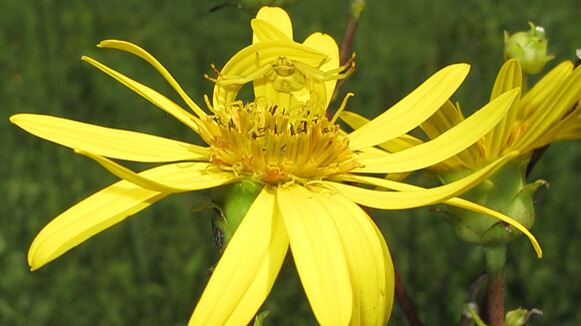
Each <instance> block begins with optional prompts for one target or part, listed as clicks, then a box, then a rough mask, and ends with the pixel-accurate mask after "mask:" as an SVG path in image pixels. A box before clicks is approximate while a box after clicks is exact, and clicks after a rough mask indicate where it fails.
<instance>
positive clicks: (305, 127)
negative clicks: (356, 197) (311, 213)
mask: <svg viewBox="0 0 581 326" xmlns="http://www.w3.org/2000/svg"><path fill="white" fill-rule="evenodd" d="M313 112H315V113H313ZM316 112H317V110H313V111H311V110H310V109H309V107H308V106H307V105H303V106H300V107H298V108H295V109H293V110H290V111H287V110H286V109H282V108H280V107H278V106H277V105H275V104H274V103H273V102H271V101H268V100H266V99H264V98H258V99H256V101H254V102H250V103H246V104H244V103H242V102H240V101H237V102H234V103H233V104H232V105H230V106H229V107H228V108H226V109H225V110H221V111H219V112H216V114H215V115H208V116H206V117H204V119H202V120H201V121H200V122H199V123H200V131H201V132H200V135H201V136H202V138H203V139H204V141H206V143H207V144H209V145H210V160H211V161H212V162H213V163H215V164H216V165H218V166H220V167H221V168H222V169H225V170H231V171H233V172H234V173H237V174H244V175H249V176H251V177H252V178H254V179H257V180H259V181H261V182H264V183H271V184H279V183H286V182H289V181H296V180H299V181H300V180H302V181H304V182H308V181H311V180H316V179H320V178H324V177H326V176H331V175H335V174H340V173H346V172H349V171H351V170H353V169H355V168H357V167H359V166H360V165H359V163H358V162H357V160H355V158H354V156H353V153H352V152H351V150H350V148H349V140H348V139H347V138H346V137H344V136H343V135H342V134H341V133H340V128H339V125H336V124H333V123H331V122H330V121H329V120H328V119H327V118H326V117H325V116H324V115H321V114H319V113H316Z"/></svg>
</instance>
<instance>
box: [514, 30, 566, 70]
mask: <svg viewBox="0 0 581 326" xmlns="http://www.w3.org/2000/svg"><path fill="white" fill-rule="evenodd" d="M529 25H530V26H531V30H530V31H528V32H517V33H514V34H513V35H512V36H510V35H509V34H508V32H507V31H504V57H505V60H508V59H512V58H514V59H517V60H518V61H520V64H521V66H522V68H523V70H524V72H525V73H527V74H530V75H534V74H538V73H539V72H541V70H543V68H544V67H545V64H546V63H547V62H548V61H549V60H551V59H553V58H554V57H555V56H553V55H547V39H546V38H545V29H544V28H543V27H541V26H535V24H533V23H531V22H529Z"/></svg>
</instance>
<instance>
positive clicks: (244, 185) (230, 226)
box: [212, 179, 262, 250]
mask: <svg viewBox="0 0 581 326" xmlns="http://www.w3.org/2000/svg"><path fill="white" fill-rule="evenodd" d="M261 190H262V185H260V184H258V183H255V182H254V181H251V180H249V179H244V180H242V181H240V182H237V183H234V184H230V185H226V186H222V187H220V188H216V189H215V190H214V203H215V204H216V211H217V213H218V214H217V215H216V216H214V218H213V219H212V231H213V233H214V240H215V241H216V245H217V246H218V248H220V249H221V250H223V249H224V248H225V247H226V245H227V244H228V242H229V241H230V239H231V238H232V235H234V231H236V228H238V225H240V222H242V219H243V218H244V216H245V215H246V212H247V211H248V209H249V208H250V206H251V205H252V203H253V202H254V199H256V197H257V196H258V194H259V193H260V191H261Z"/></svg>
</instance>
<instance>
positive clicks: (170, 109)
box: [81, 56, 198, 132]
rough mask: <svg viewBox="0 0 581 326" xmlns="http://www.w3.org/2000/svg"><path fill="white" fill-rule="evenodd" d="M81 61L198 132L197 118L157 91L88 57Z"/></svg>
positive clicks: (83, 57)
mask: <svg viewBox="0 0 581 326" xmlns="http://www.w3.org/2000/svg"><path fill="white" fill-rule="evenodd" d="M81 59H82V60H84V61H86V62H88V63H90V64H92V65H93V66H95V67H96V68H98V69H100V70H101V71H103V72H104V73H106V74H107V75H109V76H111V77H113V78H115V79H116V80H117V81H119V82H120V83H121V84H123V85H125V86H126V87H127V88H129V89H131V90H132V91H134V92H135V93H137V94H139V95H141V96H143V98H145V99H146V100H148V101H149V102H151V103H153V104H155V106H157V107H158V108H160V109H162V110H164V111H165V112H167V113H169V114H171V115H172V116H174V117H175V118H176V119H178V120H179V121H181V122H182V123H183V124H185V125H186V126H188V127H190V128H191V129H192V130H193V131H196V132H197V131H198V124H197V123H196V121H197V120H198V118H197V117H196V116H194V115H193V114H191V113H189V112H188V111H186V110H184V109H183V108H182V107H180V106H179V105H177V104H175V103H174V102H173V101H172V100H170V99H168V98H167V97H165V96H163V95H161V94H160V93H158V92H157V91H155V90H153V89H151V88H149V87H147V86H145V85H143V84H141V83H139V82H136V81H135V80H133V79H131V78H129V77H127V76H125V75H123V74H121V73H119V72H117V71H115V70H113V69H111V68H109V67H107V66H105V65H104V64H102V63H100V62H98V61H96V60H94V59H91V58H89V57H85V56H82V57H81Z"/></svg>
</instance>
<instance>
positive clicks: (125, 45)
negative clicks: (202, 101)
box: [97, 40, 206, 117]
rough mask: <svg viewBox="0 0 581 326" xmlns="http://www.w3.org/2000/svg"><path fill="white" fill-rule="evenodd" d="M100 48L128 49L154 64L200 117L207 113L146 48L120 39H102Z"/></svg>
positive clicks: (127, 50)
mask: <svg viewBox="0 0 581 326" xmlns="http://www.w3.org/2000/svg"><path fill="white" fill-rule="evenodd" d="M97 46H98V47H100V48H111V49H117V50H122V51H126V52H129V53H132V54H135V55H137V56H138V57H140V58H142V59H143V60H145V61H147V62H148V63H149V64H150V65H152V66H153V67H154V68H155V69H156V70H157V71H159V73H160V74H161V75H162V76H163V78H165V80H167V82H168V83H169V84H170V85H171V87H173V89H175V91H176V92H177V93H178V94H179V95H180V96H181V98H182V99H183V100H184V102H186V104H187V105H188V106H189V107H190V108H191V109H192V110H193V111H194V112H195V113H196V114H197V115H198V117H203V116H205V115H206V113H205V112H204V111H203V110H202V109H201V108H200V107H199V106H198V105H197V104H196V103H195V102H194V101H192V99H191V98H190V97H189V96H188V94H186V92H184V90H183V89H182V87H181V86H180V84H178V82H177V81H176V80H175V79H174V78H173V76H172V75H171V74H170V73H169V71H167V69H165V67H164V66H162V64H161V63H160V62H159V61H157V59H155V58H154V57H153V56H152V55H151V54H149V52H147V51H145V50H144V49H142V48H140V47H139V46H137V45H135V44H133V43H129V42H126V41H119V40H105V41H102V42H101V43H99V44H98V45H97Z"/></svg>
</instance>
